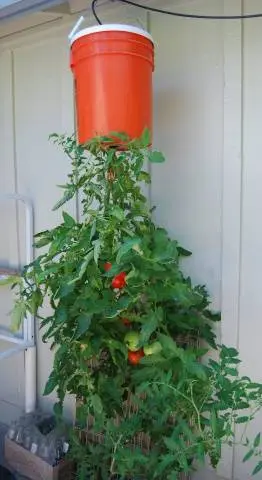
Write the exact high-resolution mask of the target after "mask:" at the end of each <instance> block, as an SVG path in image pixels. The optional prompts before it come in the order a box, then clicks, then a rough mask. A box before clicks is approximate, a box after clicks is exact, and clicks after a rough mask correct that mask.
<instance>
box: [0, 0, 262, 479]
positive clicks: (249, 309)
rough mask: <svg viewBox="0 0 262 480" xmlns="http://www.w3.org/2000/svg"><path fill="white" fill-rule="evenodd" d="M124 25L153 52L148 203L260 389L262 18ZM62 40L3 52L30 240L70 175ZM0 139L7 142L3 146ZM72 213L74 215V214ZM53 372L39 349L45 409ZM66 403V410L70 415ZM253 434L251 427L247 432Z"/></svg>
mask: <svg viewBox="0 0 262 480" xmlns="http://www.w3.org/2000/svg"><path fill="white" fill-rule="evenodd" d="M178 3H179V2H178ZM180 3H181V4H183V5H179V7H176V8H179V11H188V10H190V11H191V12H195V13H201V12H204V13H210V14H238V13H241V11H242V8H243V10H245V8H246V9H247V8H248V9H249V11H259V10H261V2H260V0H245V1H242V0H230V2H228V0H225V1H224V2H223V1H222V0H221V1H218V0H194V1H188V2H180ZM165 4H166V5H168V4H169V5H174V2H171V1H170V2H165ZM161 5H162V2H161ZM117 16H118V18H117ZM125 18H128V20H129V22H130V21H132V22H134V21H135V22H136V23H137V22H138V23H142V24H143V25H146V24H147V21H148V22H149V23H148V26H149V28H150V30H151V31H152V34H153V36H154V38H155V40H156V42H157V47H156V72H155V75H154V92H155V98H154V100H155V127H154V129H155V131H154V137H155V145H156V146H157V147H158V148H160V149H162V150H163V151H164V153H165V154H166V156H167V162H166V164H165V165H164V166H155V167H154V168H153V169H152V175H153V183H152V188H151V192H150V194H151V199H152V203H153V204H156V205H157V212H156V219H157V221H158V222H161V224H164V225H165V226H166V227H167V228H168V229H169V231H170V233H171V234H172V235H173V236H175V237H176V238H178V239H179V240H180V241H181V242H182V243H183V244H184V245H185V246H186V247H187V248H189V249H191V250H192V251H193V252H194V256H193V257H192V258H191V259H190V260H188V261H187V262H186V263H185V269H187V271H188V272H189V273H190V274H191V275H192V277H193V279H194V280H195V281H196V282H201V283H206V284H207V285H208V288H209V290H210V292H211V294H212V297H213V305H214V308H218V309H220V308H221V309H222V313H223V321H222V324H221V327H220V328H219V329H218V336H219V338H221V339H222V341H223V342H224V343H227V344H231V345H235V346H237V347H239V348H240V353H241V356H242V358H243V367H242V369H243V372H245V373H247V374H248V375H250V376H253V377H255V379H257V380H260V381H261V380H262V378H261V372H260V368H259V359H260V350H261V348H260V344H261V341H260V338H261V334H262V327H261V325H260V323H261V319H260V317H261V310H262V308H261V307H262V305H261V301H262V300H261V298H262V296H261V293H260V278H261V273H260V272H261V270H262V265H261V262H262V260H261V258H260V237H261V233H262V232H261V226H260V221H259V218H260V217H259V214H258V209H259V205H260V203H261V202H260V200H262V199H261V198H260V197H261V195H262V193H261V192H262V190H261V188H260V177H261V175H260V174H261V173H262V171H261V170H262V167H261V165H262V163H261V158H260V157H261V150H262V144H261V142H262V140H261V139H262V136H261V133H260V130H261V127H260V125H261V120H262V109H261V105H262V93H261V92H262V89H261V85H262V68H261V62H260V58H261V57H262V46H261V45H262V38H261V31H262V19H256V20H249V21H246V22H240V21H235V22H216V21H196V20H195V21H193V20H185V19H178V18H177V19H176V18H169V17H163V16H158V15H151V16H150V17H148V18H147V17H146V15H144V13H143V14H142V15H141V12H136V11H132V12H131V10H130V9H128V10H126V9H122V10H121V12H120V13H119V14H118V15H115V16H114V18H112V19H111V21H112V20H113V21H116V20H123V19H125ZM107 19H108V20H109V21H110V17H106V15H105V21H106V20H107ZM69 29H70V25H69V23H68V25H67V26H66V25H65V26H63V25H60V26H59V28H58V27H51V26H50V27H49V29H48V30H44V29H40V30H42V32H40V31H39V32H34V33H28V34H24V35H21V36H19V37H17V38H16V37H15V36H14V37H11V38H10V40H8V41H2V43H0V52H1V51H2V53H0V105H1V108H0V145H1V146H0V149H1V156H0V162H1V176H0V193H4V192H6V191H9V192H10V191H11V192H13V191H15V190H16V189H17V191H18V192H19V193H23V194H26V195H28V196H29V197H30V198H31V199H32V200H33V203H34V208H35V217H36V222H35V223H36V224H35V229H36V231H37V230H41V229H42V228H46V227H49V226H52V225H54V224H55V223H56V222H57V220H58V218H59V214H54V213H51V207H52V205H53V204H54V203H55V201H56V200H57V198H58V195H59V191H58V190H57V189H56V188H55V185H56V184H58V183H63V180H64V178H65V176H66V173H67V168H68V163H67V160H66V159H64V157H63V156H62V155H61V154H60V153H59V152H58V151H57V150H56V149H55V148H54V147H52V146H51V145H50V144H49V143H48V142H47V137H48V134H49V133H50V132H52V131H67V132H71V131H72V130H73V127H74V112H73V95H72V78H71V74H70V71H69V68H68V46H67V41H66V34H67V32H68V30H69ZM4 136H7V138H8V139H9V140H8V141H6V138H5V141H4ZM70 209H71V212H73V213H74V212H75V209H76V205H75V204H71V206H70ZM0 214H1V222H6V221H7V220H8V221H7V225H6V227H5V232H8V235H9V240H8V241H7V240H6V239H4V238H5V237H4V236H3V235H1V236H0V259H1V261H4V260H6V259H7V258H11V260H12V262H13V263H16V261H17V259H18V247H17V240H16V239H17V227H16V222H15V214H16V212H15V209H14V207H12V208H11V210H10V214H9V211H8V213H7V211H6V210H5V211H4V210H3V209H2V208H1V210H0ZM21 215H22V212H19V229H20V230H21V232H22V223H23V222H22V220H21V219H22V216H21ZM11 219H12V221H11ZM20 237H21V234H20ZM21 252H22V248H21ZM0 295H1V297H0V300H1V302H0V309H1V314H3V312H6V311H7V310H8V309H9V307H10V304H11V299H10V298H8V296H7V292H5V293H2V294H1V292H0ZM22 360H23V359H22V356H20V359H19V358H18V357H17V359H15V358H14V359H12V360H8V361H6V367H4V366H3V367H1V364H0V385H2V381H1V378H2V377H1V375H2V373H1V372H3V371H4V369H5V371H7V369H8V372H9V371H10V372H11V375H15V373H16V374H17V377H18V378H19V381H18V382H17V380H15V381H14V380H12V381H11V380H9V381H8V382H7V383H6V387H5V389H6V392H5V391H3V389H2V387H0V401H1V399H3V400H5V398H4V396H5V394H6V395H7V397H8V398H7V400H8V401H10V402H11V403H12V404H14V405H16V406H18V407H19V406H21V405H22V401H23V382H22V380H21V379H22V378H23V362H22ZM51 363H52V356H51V354H50V352H49V349H48V346H46V345H45V346H43V345H42V344H41V341H39V342H38V393H39V397H40V400H41V402H42V403H43V404H44V405H45V406H49V405H50V406H51V403H52V400H53V398H51V399H44V400H43V399H42V397H41V392H42V390H43V386H44V383H45V380H46V378H47V375H48V372H49V370H50V367H51ZM11 375H10V376H11ZM13 378H14V377H13ZM12 382H13V383H12ZM1 389H2V390H1ZM72 403H73V402H72V400H71V401H70V400H69V401H68V410H70V409H71V410H72ZM0 407H1V404H0ZM1 411H2V410H1V408H0V415H1ZM11 414H12V413H10V415H11ZM13 414H14V413H13ZM0 420H1V418H0ZM259 429H260V421H259V420H258V421H257V422H256V423H255V424H254V428H253V433H255V434H256V433H257V431H259ZM242 456H243V452H242V451H239V450H238V449H236V450H235V451H228V450H226V451H225V455H224V459H223V462H222V463H221V466H220V468H219V471H218V475H220V476H221V477H224V478H227V479H231V480H233V479H234V480H237V479H238V480H246V479H247V478H250V465H248V466H245V465H243V464H242ZM204 478H207V479H209V480H211V479H215V478H217V477H216V476H215V475H213V473H211V471H209V470H206V471H205V472H201V473H199V475H198V476H196V479H198V480H200V479H201V480H204ZM257 478H262V476H260V477H259V475H258V477H257Z"/></svg>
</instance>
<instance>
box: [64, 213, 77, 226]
mask: <svg viewBox="0 0 262 480" xmlns="http://www.w3.org/2000/svg"><path fill="white" fill-rule="evenodd" d="M63 219H64V222H65V225H66V226H67V227H70V228H71V227H74V226H75V224H76V222H75V220H74V218H73V217H71V215H69V214H68V213H66V212H63Z"/></svg>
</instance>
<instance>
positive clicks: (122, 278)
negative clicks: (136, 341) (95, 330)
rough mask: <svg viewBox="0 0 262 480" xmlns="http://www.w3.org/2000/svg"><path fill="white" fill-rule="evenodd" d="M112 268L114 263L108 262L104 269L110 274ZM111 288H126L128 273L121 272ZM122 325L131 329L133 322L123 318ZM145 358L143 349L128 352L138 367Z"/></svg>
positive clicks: (132, 362) (131, 361)
mask: <svg viewBox="0 0 262 480" xmlns="http://www.w3.org/2000/svg"><path fill="white" fill-rule="evenodd" d="M111 267H112V263H110V262H106V263H105V264H104V269H105V271H106V272H108V271H109V270H110V269H111ZM111 286H112V288H114V289H118V290H121V289H122V288H124V287H125V286H126V273H125V272H120V273H119V274H118V275H115V276H114V277H113V279H112V282H111ZM121 321H122V323H123V324H124V325H125V326H126V327H129V326H130V325H131V322H130V320H129V319H128V318H121ZM143 356H144V351H143V349H142V348H141V349H138V350H136V351H132V350H128V360H129V362H130V363H131V364H132V365H137V364H138V363H139V362H140V360H141V358H142V357H143Z"/></svg>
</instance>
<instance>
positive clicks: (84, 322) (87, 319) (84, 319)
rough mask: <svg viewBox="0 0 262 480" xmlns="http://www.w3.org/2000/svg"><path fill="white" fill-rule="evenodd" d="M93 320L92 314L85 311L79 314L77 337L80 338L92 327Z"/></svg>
mask: <svg viewBox="0 0 262 480" xmlns="http://www.w3.org/2000/svg"><path fill="white" fill-rule="evenodd" d="M91 320H92V315H88V314H85V313H83V314H81V315H79V317H78V318H77V330H76V334H75V338H80V337H81V336H82V335H83V334H84V333H86V332H87V330H88V329H89V327H90V324H91Z"/></svg>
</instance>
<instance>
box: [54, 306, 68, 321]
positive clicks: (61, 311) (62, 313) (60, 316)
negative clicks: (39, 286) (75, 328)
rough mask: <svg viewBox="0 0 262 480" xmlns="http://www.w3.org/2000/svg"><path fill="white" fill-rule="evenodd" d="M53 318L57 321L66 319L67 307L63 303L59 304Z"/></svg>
mask: <svg viewBox="0 0 262 480" xmlns="http://www.w3.org/2000/svg"><path fill="white" fill-rule="evenodd" d="M55 318H56V321H57V322H58V323H64V322H66V320H67V309H66V307H65V306H64V305H59V306H58V307H57V309H56V311H55Z"/></svg>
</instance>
